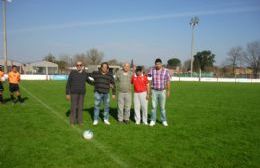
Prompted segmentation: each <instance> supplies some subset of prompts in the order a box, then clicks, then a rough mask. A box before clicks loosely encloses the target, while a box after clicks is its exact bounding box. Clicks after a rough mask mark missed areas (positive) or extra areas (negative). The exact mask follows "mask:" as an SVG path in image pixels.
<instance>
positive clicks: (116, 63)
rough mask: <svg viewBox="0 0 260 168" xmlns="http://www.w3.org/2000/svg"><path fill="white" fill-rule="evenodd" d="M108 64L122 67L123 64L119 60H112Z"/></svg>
mask: <svg viewBox="0 0 260 168" xmlns="http://www.w3.org/2000/svg"><path fill="white" fill-rule="evenodd" d="M107 63H108V64H109V65H122V63H120V62H119V61H118V60H116V59H111V60H108V61H107Z"/></svg>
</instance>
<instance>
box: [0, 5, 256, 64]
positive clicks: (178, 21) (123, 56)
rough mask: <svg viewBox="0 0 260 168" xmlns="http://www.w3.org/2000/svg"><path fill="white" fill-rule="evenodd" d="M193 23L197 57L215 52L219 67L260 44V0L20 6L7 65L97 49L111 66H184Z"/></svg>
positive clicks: (11, 16) (10, 10) (13, 16)
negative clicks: (237, 51)
mask: <svg viewBox="0 0 260 168" xmlns="http://www.w3.org/2000/svg"><path fill="white" fill-rule="evenodd" d="M1 9H2V4H1ZM1 12H2V10H1ZM192 16H198V17H199V18H200V23H199V25H198V26H197V27H196V32H195V51H201V50H211V51H212V52H213V53H214V54H216V61H217V62H216V64H218V65H220V64H222V63H223V62H224V60H225V59H226V57H227V52H228V51H229V49H230V48H232V47H236V46H242V47H245V46H246V44H247V43H249V42H252V41H256V40H260V21H259V20H260V0H91V1H90V0H13V2H12V3H8V6H7V30H8V31H7V33H8V57H9V58H10V59H13V60H19V61H22V62H31V61H35V60H41V59H42V58H43V57H44V56H46V55H47V54H48V53H52V54H54V55H55V56H57V57H58V56H60V55H63V54H68V55H74V54H76V53H82V52H86V51H87V50H89V49H90V48H97V49H98V50H100V51H102V52H104V55H105V57H104V59H105V60H108V59H112V58H116V59H118V60H120V61H130V60H131V59H134V61H135V62H138V64H143V65H152V64H153V62H154V59H155V58H156V57H161V58H162V60H163V61H164V62H166V61H167V60H168V59H169V58H173V57H177V58H179V59H181V60H182V61H185V60H187V59H189V58H190V51H191V27H190V25H189V22H190V19H191V17H192ZM1 30H2V18H1ZM1 39H3V34H2V33H1ZM2 53H3V40H0V58H2Z"/></svg>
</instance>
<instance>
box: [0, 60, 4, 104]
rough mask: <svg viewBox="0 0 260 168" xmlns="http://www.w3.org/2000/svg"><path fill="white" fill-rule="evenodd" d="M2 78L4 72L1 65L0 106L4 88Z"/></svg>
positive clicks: (2, 101) (2, 100)
mask: <svg viewBox="0 0 260 168" xmlns="http://www.w3.org/2000/svg"><path fill="white" fill-rule="evenodd" d="M3 77H4V72H3V70H2V65H0V103H1V104H3V103H4V99H3V91H4V87H3V81H2V78H3Z"/></svg>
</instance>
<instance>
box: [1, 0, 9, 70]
mask: <svg viewBox="0 0 260 168" xmlns="http://www.w3.org/2000/svg"><path fill="white" fill-rule="evenodd" d="M2 2H3V3H2V4H3V36H4V42H3V44H4V48H3V55H4V66H5V68H4V72H5V73H7V69H8V65H7V37H6V0H2Z"/></svg>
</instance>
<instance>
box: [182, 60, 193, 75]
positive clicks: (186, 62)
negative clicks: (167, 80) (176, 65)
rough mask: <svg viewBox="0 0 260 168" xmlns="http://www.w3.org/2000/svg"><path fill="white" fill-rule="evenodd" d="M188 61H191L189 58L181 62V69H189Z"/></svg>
mask: <svg viewBox="0 0 260 168" xmlns="http://www.w3.org/2000/svg"><path fill="white" fill-rule="evenodd" d="M190 61H191V60H190V59H188V60H186V61H184V63H183V66H182V68H183V70H184V71H186V72H188V71H190Z"/></svg>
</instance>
